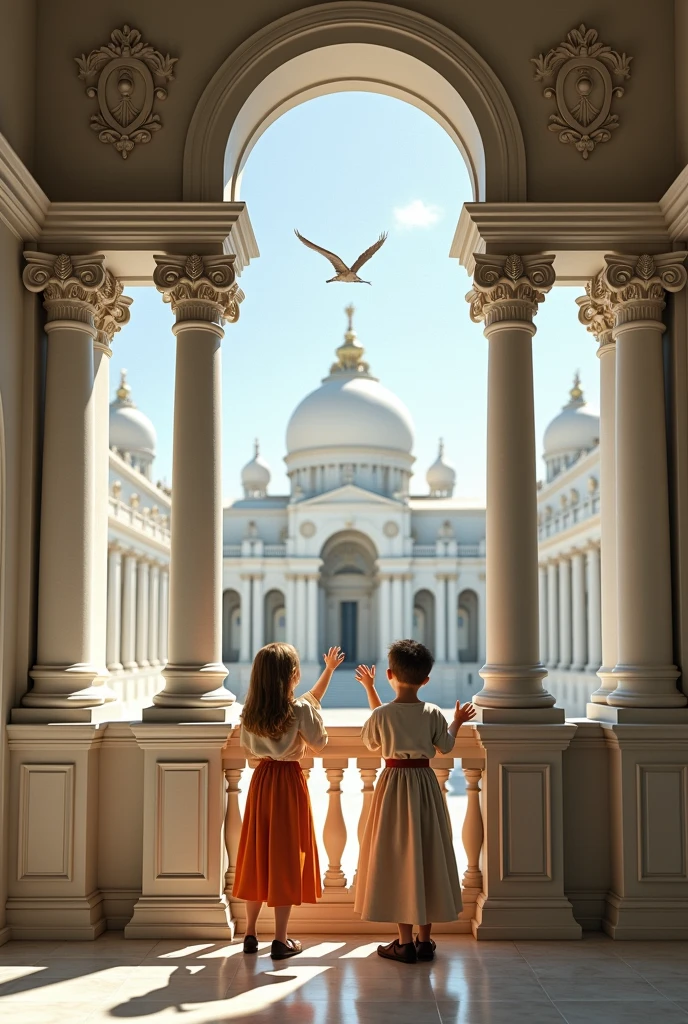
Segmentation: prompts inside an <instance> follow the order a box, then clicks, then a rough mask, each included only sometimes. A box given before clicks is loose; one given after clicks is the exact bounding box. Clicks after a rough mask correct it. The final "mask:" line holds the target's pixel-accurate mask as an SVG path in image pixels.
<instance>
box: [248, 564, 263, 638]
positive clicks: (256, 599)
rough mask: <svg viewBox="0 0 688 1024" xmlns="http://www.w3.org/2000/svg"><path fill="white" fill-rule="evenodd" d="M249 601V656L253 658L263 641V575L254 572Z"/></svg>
mask: <svg viewBox="0 0 688 1024" xmlns="http://www.w3.org/2000/svg"><path fill="white" fill-rule="evenodd" d="M252 591H253V592H252V601H251V627H252V628H251V657H252V658H255V656H256V654H257V653H258V651H259V650H260V649H261V647H262V646H263V644H264V643H265V605H264V594H263V576H262V574H260V573H254V575H253V584H252Z"/></svg>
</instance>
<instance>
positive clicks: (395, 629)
mask: <svg viewBox="0 0 688 1024" xmlns="http://www.w3.org/2000/svg"><path fill="white" fill-rule="evenodd" d="M403 597H404V582H403V580H402V578H401V576H394V577H393V578H392V641H395V640H401V638H402V636H403V632H404V606H403Z"/></svg>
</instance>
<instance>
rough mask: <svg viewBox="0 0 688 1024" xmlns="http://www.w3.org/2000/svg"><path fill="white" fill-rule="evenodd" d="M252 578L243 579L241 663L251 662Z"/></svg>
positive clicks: (245, 577)
mask: <svg viewBox="0 0 688 1024" xmlns="http://www.w3.org/2000/svg"><path fill="white" fill-rule="evenodd" d="M251 590H252V586H251V577H250V576H242V577H241V645H240V647H241V649H240V651H239V661H243V662H247V661H250V660H251Z"/></svg>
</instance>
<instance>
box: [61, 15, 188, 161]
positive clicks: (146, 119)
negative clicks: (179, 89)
mask: <svg viewBox="0 0 688 1024" xmlns="http://www.w3.org/2000/svg"><path fill="white" fill-rule="evenodd" d="M110 39H111V42H109V43H108V44H107V45H106V46H100V47H98V49H97V50H91V52H90V53H89V54H88V56H86V54H84V53H82V54H81V56H80V57H75V58H74V59H75V61H76V62H77V64H78V66H79V78H81V79H82V80H83V81H84V82H85V83H86V95H87V96H90V97H91V99H97V100H98V107H99V113H97V114H92V115H91V128H92V129H93V131H94V132H98V138H99V139H100V141H101V142H105V143H110V144H111V145H113V146H114V147H115V149H116V150H117V152H118V153H121V155H122V159H123V160H126V159H127V157H128V156H129V154H130V153H131V151H132V149H133V148H134V146H135V145H136V143H137V142H138V143H143V142H150V140H151V139H152V137H153V132H157V131H159V130H160V128H162V122H161V121H160V115H159V114H156V113H154V112H153V106H154V104H155V101H156V99H157V100H164V99H167V89H166V88H165V84H166V83H167V82H168V81H170V80H171V79H173V78H174V65H175V64H176V63H177V60H178V59H179V58H178V57H170V55H169V53H168V54H165V55H163V54H162V53H160V51H159V50H156V49H154V48H153V47H152V46H150V45H149V44H148V43H143V42H142V41H141V33H140V32H138V31H137V30H136V29H135V28H129V26H128V25H125V26H124V28H123V29H118V28H117V29H115V31H114V32H113V33H112V34H111V36H110Z"/></svg>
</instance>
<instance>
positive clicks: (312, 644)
mask: <svg viewBox="0 0 688 1024" xmlns="http://www.w3.org/2000/svg"><path fill="white" fill-rule="evenodd" d="M306 607H307V609H308V611H307V613H306V614H307V619H306V637H307V639H306V660H307V661H310V662H315V661H318V577H317V576H308V577H307V579H306Z"/></svg>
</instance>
